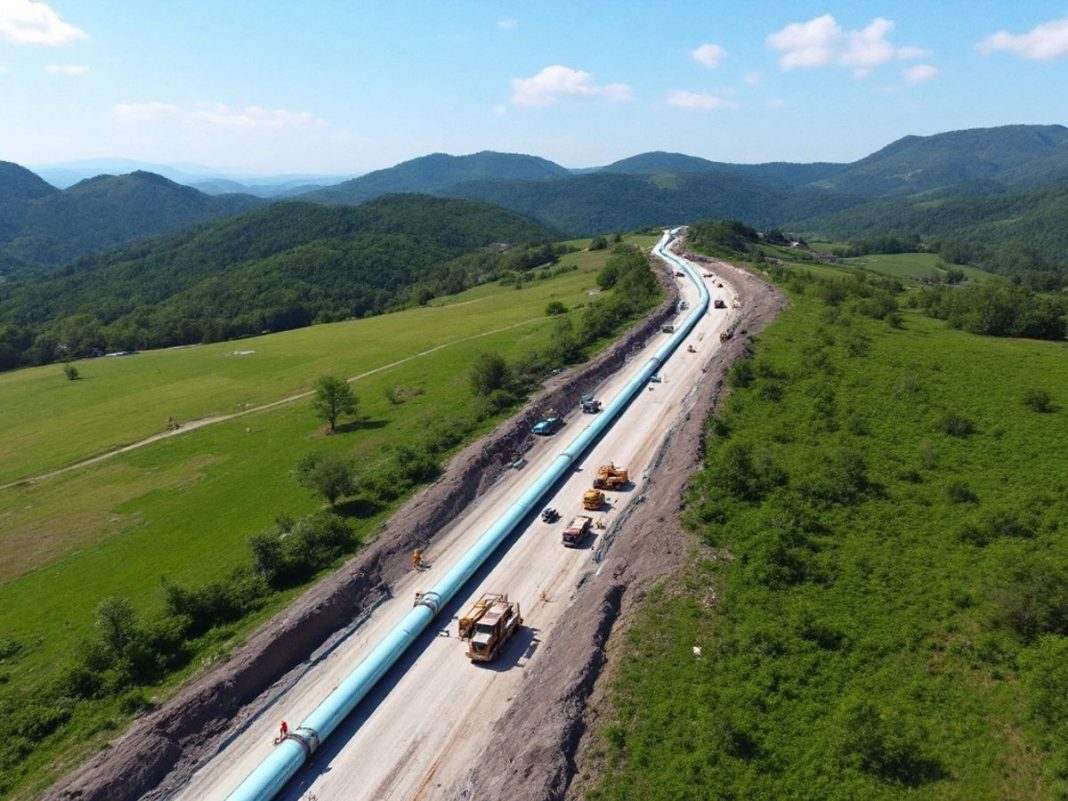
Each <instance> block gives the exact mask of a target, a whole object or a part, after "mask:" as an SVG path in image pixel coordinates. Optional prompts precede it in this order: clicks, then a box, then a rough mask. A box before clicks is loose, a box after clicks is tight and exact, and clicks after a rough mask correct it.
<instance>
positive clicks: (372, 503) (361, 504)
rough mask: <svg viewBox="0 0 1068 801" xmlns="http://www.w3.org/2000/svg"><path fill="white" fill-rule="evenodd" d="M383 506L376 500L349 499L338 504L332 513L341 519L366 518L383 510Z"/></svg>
mask: <svg viewBox="0 0 1068 801" xmlns="http://www.w3.org/2000/svg"><path fill="white" fill-rule="evenodd" d="M385 508H386V507H385V504H383V503H381V502H380V501H379V500H378V499H377V498H350V499H349V500H347V501H341V502H340V503H338V504H337V505H336V506H335V507H334V509H333V511H334V513H335V514H338V515H341V517H356V518H368V517H374V516H375V515H376V514H378V513H379V512H381V511H382V510H383V509H385Z"/></svg>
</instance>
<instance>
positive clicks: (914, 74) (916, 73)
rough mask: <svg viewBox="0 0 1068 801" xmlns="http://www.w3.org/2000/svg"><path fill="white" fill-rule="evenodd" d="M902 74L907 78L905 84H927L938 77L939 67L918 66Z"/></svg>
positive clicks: (903, 71)
mask: <svg viewBox="0 0 1068 801" xmlns="http://www.w3.org/2000/svg"><path fill="white" fill-rule="evenodd" d="M901 74H902V76H903V77H904V78H905V83H909V84H917V83H927V81H929V80H931V79H932V78H934V77H935V76H936V75H938V67H932V66H931V65H930V64H917V65H916V66H914V67H909V68H907V69H905V70H902V72H901Z"/></svg>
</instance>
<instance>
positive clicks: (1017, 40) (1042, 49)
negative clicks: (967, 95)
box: [976, 17, 1068, 61]
mask: <svg viewBox="0 0 1068 801" xmlns="http://www.w3.org/2000/svg"><path fill="white" fill-rule="evenodd" d="M976 48H977V49H978V50H979V52H980V53H982V54H984V55H989V54H990V53H996V52H999V51H1000V52H1005V53H1012V54H1013V55H1015V56H1019V57H1020V58H1026V59H1030V60H1032V61H1050V60H1052V59H1055V58H1061V57H1063V56H1068V17H1062V18H1061V19H1055V20H1051V21H1049V22H1043V23H1041V24H1040V25H1036V26H1035V27H1033V28H1032V29H1031V30H1029V31H1028V32H1027V33H1021V34H1018V35H1013V34H1011V33H1009V32H1008V31H998V32H997V33H995V34H993V35H992V36H988V37H986V38H985V39H983V41H981V42H979V44H977V45H976Z"/></svg>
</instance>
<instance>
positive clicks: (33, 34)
mask: <svg viewBox="0 0 1068 801" xmlns="http://www.w3.org/2000/svg"><path fill="white" fill-rule="evenodd" d="M0 35H2V36H3V37H4V38H5V39H7V40H8V41H10V42H15V43H16V44H39V45H65V44H73V43H74V42H77V41H80V40H82V39H88V38H89V37H88V35H87V34H86V33H85V31H83V30H81V29H79V28H75V27H74V26H73V25H71V24H70V23H69V22H64V21H63V20H62V19H60V17H59V14H57V13H56V12H55V11H53V10H52V8H51V7H50V6H48V5H47V4H45V3H38V2H34V0H0Z"/></svg>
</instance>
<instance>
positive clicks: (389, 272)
mask: <svg viewBox="0 0 1068 801" xmlns="http://www.w3.org/2000/svg"><path fill="white" fill-rule="evenodd" d="M549 238H550V232H549V231H547V230H546V229H544V228H542V227H541V226H538V225H537V224H535V223H532V222H530V221H528V220H526V219H523V218H521V217H519V216H518V215H516V214H513V213H511V212H507V211H504V210H502V209H497V208H494V207H491V206H487V205H485V204H481V203H474V202H471V201H465V200H447V199H440V198H430V197H425V196H415V195H407V196H403V195H402V196H393V197H386V198H382V199H380V200H377V201H374V202H372V203H369V204H366V205H363V206H359V207H347V206H338V207H326V206H320V205H316V204H311V203H279V204H275V205H272V206H269V207H267V208H264V209H261V210H258V211H254V212H251V213H249V214H246V215H244V216H240V217H236V218H232V219H229V220H226V221H224V222H220V223H214V224H211V225H208V226H206V227H203V228H200V229H198V230H196V231H193V232H190V233H185V234H180V235H176V236H171V237H166V238H162V239H154V240H148V241H144V242H141V243H138V244H136V245H130V246H127V247H125V248H122V249H120V250H113V251H108V252H104V253H102V254H97V255H94V256H87V257H84V258H82V259H79V260H77V261H75V262H72V263H71V264H69V265H67V266H66V267H64V268H62V269H60V270H58V271H55V272H53V273H51V274H49V275H48V276H47V277H45V278H43V279H40V280H36V281H32V282H27V283H25V284H23V285H18V286H8V287H4V288H3V291H2V295H0V366H2V367H7V368H10V367H13V366H17V365H18V364H23V363H31V364H40V363H45V362H48V361H53V360H55V359H60V358H73V357H79V356H84V355H87V354H91V353H93V352H99V351H114V350H134V349H140V348H153V347H165V346H170V345H180V344H189V343H196V342H210V341H218V340H223V339H232V338H234V337H240V336H244V335H248V334H258V333H261V332H263V331H281V330H286V329H290V328H297V327H300V326H305V325H310V324H311V323H313V322H327V321H331V320H339V319H345V318H348V317H361V316H365V315H368V314H376V313H380V312H382V311H385V310H387V309H389V308H393V307H396V306H398V305H401V304H403V303H405V302H408V301H409V300H410V299H411V298H413V297H414V296H415V295H416V294H418V300H420V301H423V302H425V301H426V300H428V299H429V298H430V297H433V295H434V294H439V293H441V292H456V291H460V290H461V289H463V288H465V287H466V286H469V285H470V284H471V283H473V282H478V281H485V280H491V279H494V278H497V277H499V276H500V275H501V274H502V273H504V272H507V271H510V270H516V269H529V268H530V267H532V266H536V265H537V264H544V263H547V262H551V261H553V260H554V259H555V252H554V251H553V249H552V248H548V249H546V248H545V247H544V246H543V245H544V243H545V242H547V241H548V240H549ZM492 243H508V244H510V245H525V244H540V246H539V247H537V248H535V249H534V250H532V251H528V250H524V249H522V248H520V250H519V251H518V252H511V253H488V254H484V255H483V256H482V257H481V258H477V259H466V260H464V259H461V260H459V261H455V260H457V259H458V257H460V256H462V255H463V254H465V253H468V252H470V251H474V250H476V249H479V248H483V247H485V246H487V245H490V244H492ZM415 284H418V285H419V287H418V292H416V290H415V288H414V285H415Z"/></svg>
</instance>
